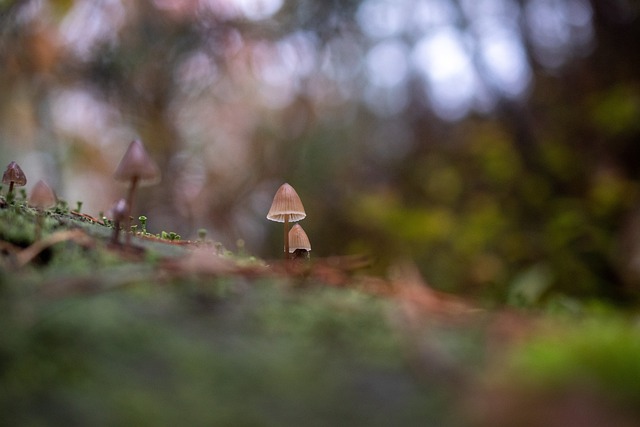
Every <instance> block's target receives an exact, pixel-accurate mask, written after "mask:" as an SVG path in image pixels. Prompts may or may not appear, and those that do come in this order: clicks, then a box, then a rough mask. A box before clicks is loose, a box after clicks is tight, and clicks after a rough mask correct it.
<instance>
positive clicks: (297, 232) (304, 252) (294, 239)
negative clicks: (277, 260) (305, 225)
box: [289, 224, 311, 259]
mask: <svg viewBox="0 0 640 427" xmlns="http://www.w3.org/2000/svg"><path fill="white" fill-rule="evenodd" d="M309 252H311V242H309V237H308V236H307V233H305V232H304V230H303V229H302V226H301V225H300V224H295V225H294V226H293V227H291V230H290V231H289V253H290V254H293V255H292V257H293V258H294V259H298V258H306V259H308V258H309Z"/></svg>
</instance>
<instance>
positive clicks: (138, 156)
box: [113, 139, 160, 185]
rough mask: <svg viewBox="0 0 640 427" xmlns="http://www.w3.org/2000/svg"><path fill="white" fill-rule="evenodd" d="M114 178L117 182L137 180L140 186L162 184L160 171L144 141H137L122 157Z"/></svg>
mask: <svg viewBox="0 0 640 427" xmlns="http://www.w3.org/2000/svg"><path fill="white" fill-rule="evenodd" d="M113 177H114V178H115V179H116V180H117V181H131V180H132V179H134V178H137V179H138V183H139V185H153V184H157V183H158V182H160V169H159V168H158V165H157V164H156V162H154V161H153V159H152V158H151V157H149V154H148V153H147V150H146V149H145V148H144V145H143V144H142V141H140V140H139V139H135V140H133V141H131V144H129V148H127V152H126V153H124V156H122V160H120V163H119V164H118V167H117V168H116V171H115V173H114V174H113Z"/></svg>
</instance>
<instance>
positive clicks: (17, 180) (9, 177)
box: [2, 162, 27, 187]
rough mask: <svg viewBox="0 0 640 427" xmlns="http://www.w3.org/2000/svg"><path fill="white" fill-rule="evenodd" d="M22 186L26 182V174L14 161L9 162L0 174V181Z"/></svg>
mask: <svg viewBox="0 0 640 427" xmlns="http://www.w3.org/2000/svg"><path fill="white" fill-rule="evenodd" d="M12 182H13V185H17V186H19V187H22V186H23V185H26V184H27V176H26V175H25V174H24V172H23V171H22V168H20V166H19V165H18V164H17V163H16V162H11V163H9V165H8V166H7V169H6V170H5V171H4V173H3V174H2V183H3V184H11V183H12Z"/></svg>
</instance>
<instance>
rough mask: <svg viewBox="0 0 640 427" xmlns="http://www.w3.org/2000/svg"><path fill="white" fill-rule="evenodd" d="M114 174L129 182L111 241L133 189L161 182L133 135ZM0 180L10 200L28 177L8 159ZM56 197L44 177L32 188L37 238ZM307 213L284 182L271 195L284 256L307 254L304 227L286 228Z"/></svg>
mask: <svg viewBox="0 0 640 427" xmlns="http://www.w3.org/2000/svg"><path fill="white" fill-rule="evenodd" d="M113 177H114V179H115V180H117V181H121V182H127V183H129V189H128V192H127V196H126V198H122V199H119V200H118V201H116V202H115V203H114V204H113V205H112V207H111V209H110V211H109V213H110V216H111V218H112V220H113V225H114V227H113V228H114V234H113V239H112V242H113V243H115V244H119V239H118V234H119V232H120V229H121V228H124V229H125V230H130V229H131V212H132V206H133V200H134V194H135V192H136V189H137V188H138V187H143V186H148V185H153V184H157V183H158V182H160V169H159V168H158V165H157V164H156V162H154V161H153V159H152V158H151V157H150V156H149V154H148V153H147V150H146V149H145V147H144V145H143V143H142V141H140V140H139V139H136V140H134V141H132V142H131V143H130V144H129V148H128V149H127V151H126V152H125V154H124V156H123V157H122V159H121V160H120V163H119V164H118V167H117V168H116V171H115V173H114V175H113ZM2 183H3V184H7V185H9V190H8V192H7V196H6V198H7V200H8V201H11V200H13V197H14V195H13V191H14V187H16V186H18V187H22V186H25V185H26V184H27V177H26V175H25V173H24V172H23V171H22V169H21V168H20V166H19V165H18V164H17V163H16V162H11V163H9V165H8V166H7V169H6V170H5V171H4V173H3V175H2ZM57 201H58V199H57V197H56V195H55V193H54V192H53V190H52V189H51V187H50V186H49V185H47V183H46V182H45V181H43V180H39V181H38V182H37V183H36V184H35V185H34V187H33V188H32V189H31V193H30V195H29V198H28V201H27V203H28V204H29V206H31V207H33V208H35V209H36V210H37V211H38V212H39V215H38V222H37V224H36V239H39V238H40V234H41V229H42V220H43V213H44V211H45V210H47V209H50V208H53V207H54V206H56V204H57ZM306 216H307V214H306V213H305V210H304V206H303V205H302V201H301V200H300V197H299V196H298V193H297V192H296V190H294V188H293V187H292V186H291V185H289V184H287V183H285V184H282V185H281V186H280V188H279V189H278V191H277V192H276V195H275V196H274V198H273V203H272V204H271V208H270V209H269V213H268V214H267V219H270V220H271V221H276V222H282V223H284V257H285V259H308V258H309V252H310V251H311V243H310V242H309V237H308V236H307V234H306V233H305V231H304V230H303V229H302V227H301V226H300V224H295V225H294V226H293V227H291V229H289V224H290V223H293V222H298V221H300V220H302V219H304V218H305V217H306ZM131 234H132V233H126V244H127V245H130V243H131Z"/></svg>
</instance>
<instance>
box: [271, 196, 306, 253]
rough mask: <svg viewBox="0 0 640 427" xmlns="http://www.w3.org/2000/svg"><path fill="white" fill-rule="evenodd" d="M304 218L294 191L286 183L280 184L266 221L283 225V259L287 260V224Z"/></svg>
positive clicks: (301, 207)
mask: <svg viewBox="0 0 640 427" xmlns="http://www.w3.org/2000/svg"><path fill="white" fill-rule="evenodd" d="M306 216H307V214H306V213H305V211H304V206H302V201H301V200H300V197H299V196H298V193H296V190H294V189H293V187H292V186H290V185H289V184H287V183H284V184H282V185H281V186H280V188H278V191H277V192H276V195H275V196H274V197H273V203H272V204H271V209H269V213H268V214H267V219H270V220H271V221H276V222H283V223H284V256H285V259H288V258H289V222H297V221H300V220H301V219H303V218H305V217H306Z"/></svg>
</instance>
